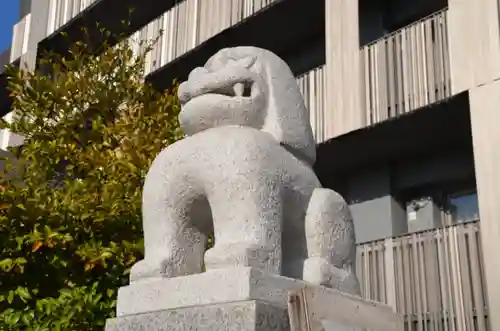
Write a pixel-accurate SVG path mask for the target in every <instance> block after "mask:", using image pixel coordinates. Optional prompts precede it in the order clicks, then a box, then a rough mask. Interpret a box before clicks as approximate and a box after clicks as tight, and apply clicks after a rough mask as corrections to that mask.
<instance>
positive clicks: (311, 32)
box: [0, 0, 500, 330]
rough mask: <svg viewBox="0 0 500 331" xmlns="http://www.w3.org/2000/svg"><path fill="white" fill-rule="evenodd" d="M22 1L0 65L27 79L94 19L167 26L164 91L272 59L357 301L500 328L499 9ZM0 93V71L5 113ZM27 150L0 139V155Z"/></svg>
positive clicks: (115, 25)
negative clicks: (352, 265)
mask: <svg viewBox="0 0 500 331" xmlns="http://www.w3.org/2000/svg"><path fill="white" fill-rule="evenodd" d="M21 3H22V5H21V13H20V19H19V23H18V24H16V25H15V26H14V32H13V39H12V45H11V49H10V51H9V52H7V53H4V55H3V56H2V57H0V58H5V59H6V60H5V61H8V62H12V63H18V64H19V65H21V66H25V67H26V68H27V69H28V70H33V69H34V68H36V66H37V59H39V54H41V52H42V51H43V50H52V51H57V52H61V53H64V52H65V51H66V50H67V44H66V43H65V41H64V40H63V38H62V37H61V35H60V32H61V31H65V32H67V33H68V34H69V35H70V36H72V37H73V38H75V39H77V38H78V31H80V30H79V28H80V27H82V26H88V27H89V28H92V27H93V26H95V22H96V21H99V22H100V23H101V26H104V27H106V28H108V29H109V30H112V31H114V32H125V33H126V34H128V35H129V37H130V38H133V39H135V40H140V39H145V38H147V39H150V38H154V37H156V36H159V34H160V31H161V30H163V31H164V34H163V35H162V36H161V38H160V39H159V42H158V43H157V44H156V46H155V48H154V50H153V51H152V52H151V54H150V56H149V57H148V61H147V64H146V68H145V70H146V79H147V80H149V81H150V82H152V83H153V84H154V85H155V86H156V87H157V88H159V89H163V88H166V87H168V86H169V85H170V84H171V82H172V79H174V78H178V79H181V80H183V79H185V78H186V77H187V75H188V73H189V70H190V69H192V68H193V67H195V66H199V65H202V64H203V63H204V62H205V61H206V60H207V59H208V57H210V56H211V55H212V54H214V53H215V52H216V51H217V50H218V49H220V48H223V47H228V46H237V45H252V46H258V47H262V48H266V49H269V50H271V51H273V52H274V53H276V54H278V55H279V56H281V57H282V58H283V59H284V60H285V61H286V62H287V63H288V64H289V65H290V67H291V69H292V71H293V72H294V73H295V75H296V76H297V82H298V84H299V86H300V88H301V90H302V92H303V95H304V98H305V101H306V104H307V106H308V108H309V111H310V120H311V125H312V127H313V131H314V134H315V138H316V140H317V142H318V160H317V163H316V165H315V167H316V171H317V173H318V176H319V177H320V179H321V181H322V183H323V184H324V186H326V187H329V188H332V189H335V190H337V191H339V192H340V193H341V194H343V196H344V197H346V199H347V200H348V202H349V204H350V206H351V210H352V213H353V216H354V219H355V227H356V235H357V241H358V260H357V263H358V265H357V273H358V276H359V278H360V280H361V282H362V287H363V295H364V296H365V297H366V298H370V299H374V300H380V301H383V302H386V303H388V304H390V305H391V306H392V307H394V309H395V310H397V311H398V312H401V313H403V314H405V316H406V320H407V327H408V330H500V317H499V316H494V314H490V312H492V311H493V312H494V311H500V281H499V280H498V279H500V263H498V262H497V258H496V253H495V252H496V248H499V251H500V204H498V203H496V197H498V196H500V173H499V172H498V171H495V170H494V169H500V149H498V148H497V146H499V145H500V130H498V129H497V126H498V124H497V123H500V113H499V112H498V111H496V110H495V109H496V107H497V105H500V81H498V78H499V77H500V14H499V13H500V10H499V3H498V1H497V0H414V1H410V0H377V1H373V0H358V1H352V0H308V1H304V0H163V1H158V0H156V1H155V0H142V1H136V0H120V1H118V0H37V1H30V0H28V1H26V0H21ZM130 7H133V8H135V11H134V12H133V13H132V14H130V13H129V8H130ZM124 18H129V19H130V21H131V24H130V28H129V30H123V27H122V25H121V24H120V21H121V20H122V19H124ZM94 41H95V43H96V44H98V43H99V41H100V40H99V38H98V37H97V36H96V37H95V40H94ZM6 54H7V55H8V56H7V55H6ZM7 59H8V60H7ZM5 84H6V81H5V77H4V76H3V75H1V74H0V92H1V93H0V114H1V115H2V116H7V117H8V116H9V111H10V108H9V105H10V102H9V99H8V95H7V93H6V92H5ZM497 102H498V103H497ZM21 142H22V139H21V138H20V137H16V136H15V135H12V134H11V133H9V132H1V133H0V149H5V148H6V147H7V146H10V145H12V144H18V143H21ZM497 167H498V168H497ZM495 247H496V248H495Z"/></svg>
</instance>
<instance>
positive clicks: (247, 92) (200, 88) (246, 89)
mask: <svg viewBox="0 0 500 331" xmlns="http://www.w3.org/2000/svg"><path fill="white" fill-rule="evenodd" d="M209 76H212V75H211V74H209ZM188 84H189V85H188V86H182V87H181V89H180V92H181V93H179V99H180V102H181V104H182V105H185V104H186V103H188V102H189V101H191V100H193V99H195V98H197V97H199V96H204V95H210V94H211V95H220V96H226V97H231V98H233V97H240V98H249V97H251V96H252V95H255V92H256V89H255V87H256V83H255V81H253V80H250V79H248V78H243V79H241V78H240V79H235V78H228V79H227V80H225V81H222V80H215V79H200V80H196V81H194V82H193V81H190V82H189V83H188ZM186 87H187V88H186Z"/></svg>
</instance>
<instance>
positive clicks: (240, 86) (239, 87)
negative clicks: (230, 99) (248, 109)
mask: <svg viewBox="0 0 500 331" xmlns="http://www.w3.org/2000/svg"><path fill="white" fill-rule="evenodd" d="M244 89H245V85H244V84H242V83H237V84H235V85H234V93H235V94H236V96H239V97H241V96H242V95H243V90H244Z"/></svg>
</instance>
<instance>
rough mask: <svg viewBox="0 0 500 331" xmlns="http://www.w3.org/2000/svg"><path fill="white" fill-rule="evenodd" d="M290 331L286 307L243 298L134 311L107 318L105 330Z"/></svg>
mask: <svg viewBox="0 0 500 331" xmlns="http://www.w3.org/2000/svg"><path fill="white" fill-rule="evenodd" d="M187 330H203V331H289V330H290V327H289V323H288V316H287V312H286V309H284V308H280V307H275V306H273V305H270V304H268V303H265V302H259V301H254V300H251V301H243V302H233V303H223V304H213V305H206V306H193V307H188V308H180V309H171V310H163V311H156V312H150V313H145V314H138V315H131V316H125V317H119V318H115V319H110V320H108V322H107V324H106V331H187Z"/></svg>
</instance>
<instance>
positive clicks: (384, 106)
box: [361, 9, 451, 125]
mask: <svg viewBox="0 0 500 331" xmlns="http://www.w3.org/2000/svg"><path fill="white" fill-rule="evenodd" d="M446 21H447V9H444V10H442V11H439V12H436V13H434V14H432V15H430V16H428V17H426V18H424V19H422V20H420V21H417V22H415V23H413V24H411V25H408V26H406V27H404V28H402V29H400V30H397V31H395V32H394V33H392V34H390V35H388V36H385V37H384V38H381V39H379V40H377V41H375V42H373V43H371V44H368V45H366V46H363V47H362V49H361V63H362V96H363V98H364V109H366V121H367V124H368V125H369V124H374V123H377V122H380V121H383V120H386V119H388V118H391V117H394V116H398V115H400V114H403V113H406V112H408V111H411V110H414V109H417V108H419V107H423V106H425V105H427V104H429V103H433V102H435V101H438V100H441V99H444V98H446V97H448V96H450V95H451V82H450V56H449V49H448V33H447V23H446Z"/></svg>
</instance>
